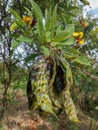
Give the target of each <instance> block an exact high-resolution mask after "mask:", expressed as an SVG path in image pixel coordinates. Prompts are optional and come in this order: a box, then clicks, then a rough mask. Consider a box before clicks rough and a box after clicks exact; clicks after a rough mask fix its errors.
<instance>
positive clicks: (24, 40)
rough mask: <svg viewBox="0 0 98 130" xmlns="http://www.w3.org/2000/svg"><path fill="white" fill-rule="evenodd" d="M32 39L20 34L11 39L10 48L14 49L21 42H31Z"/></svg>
mask: <svg viewBox="0 0 98 130" xmlns="http://www.w3.org/2000/svg"><path fill="white" fill-rule="evenodd" d="M32 41H33V40H32V39H31V38H29V37H23V36H20V37H18V38H16V39H15V40H13V41H12V48H13V49H15V48H16V47H17V46H19V44H21V42H26V43H31V42H32Z"/></svg>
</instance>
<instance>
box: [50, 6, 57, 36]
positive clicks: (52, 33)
mask: <svg viewBox="0 0 98 130" xmlns="http://www.w3.org/2000/svg"><path fill="white" fill-rule="evenodd" d="M56 21H57V5H56V6H55V8H54V10H53V15H52V18H51V21H50V22H51V36H52V37H54V32H55V27H56Z"/></svg>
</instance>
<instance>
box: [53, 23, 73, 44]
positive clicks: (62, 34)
mask: <svg viewBox="0 0 98 130" xmlns="http://www.w3.org/2000/svg"><path fill="white" fill-rule="evenodd" d="M73 32H74V25H73V24H71V25H68V26H67V27H66V28H65V30H63V31H62V32H60V33H59V34H57V35H56V36H55V37H54V39H53V42H62V41H64V40H66V39H68V38H70V37H71V36H72V34H73Z"/></svg>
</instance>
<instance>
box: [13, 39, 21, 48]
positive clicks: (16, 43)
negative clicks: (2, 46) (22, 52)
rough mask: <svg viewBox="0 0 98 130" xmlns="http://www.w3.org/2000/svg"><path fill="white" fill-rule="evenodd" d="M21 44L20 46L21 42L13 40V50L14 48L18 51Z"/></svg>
mask: <svg viewBox="0 0 98 130" xmlns="http://www.w3.org/2000/svg"><path fill="white" fill-rule="evenodd" d="M19 44H20V42H19V41H17V40H16V39H15V40H13V41H12V48H13V49H16V48H17V46H19Z"/></svg>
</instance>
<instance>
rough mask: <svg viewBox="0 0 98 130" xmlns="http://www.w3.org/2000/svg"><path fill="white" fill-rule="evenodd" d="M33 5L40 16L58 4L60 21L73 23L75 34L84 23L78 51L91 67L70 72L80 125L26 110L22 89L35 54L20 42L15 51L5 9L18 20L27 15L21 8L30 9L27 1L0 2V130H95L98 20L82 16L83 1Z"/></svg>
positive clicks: (97, 121) (59, 0) (53, 0)
mask: <svg viewBox="0 0 98 130" xmlns="http://www.w3.org/2000/svg"><path fill="white" fill-rule="evenodd" d="M35 2H37V3H38V5H39V6H40V8H41V9H42V12H43V13H44V11H45V8H47V9H49V7H50V6H51V7H52V8H53V7H54V6H55V5H56V3H58V16H59V18H60V19H61V21H64V22H66V23H68V24H69V23H71V22H72V21H73V22H74V24H75V26H76V28H77V31H78V29H79V28H80V27H81V26H82V25H83V22H87V23H88V26H86V27H85V29H84V33H85V37H86V45H83V46H82V47H81V48H80V50H81V51H82V52H85V55H87V56H88V57H89V58H90V59H91V61H92V64H91V66H89V67H87V68H85V67H84V68H83V69H82V70H81V66H78V67H76V68H73V70H72V71H73V74H74V86H73V87H72V92H73V93H72V96H73V100H74V102H75V105H76V107H77V113H78V116H79V118H80V119H81V120H82V122H81V123H79V124H75V123H71V122H70V121H68V119H67V117H64V115H63V114H61V115H59V121H56V120H55V119H54V118H53V117H52V116H50V115H49V116H48V117H40V116H39V115H38V114H37V113H35V112H34V111H29V110H28V106H27V98H26V85H27V81H28V74H29V71H30V70H31V68H32V64H33V61H34V59H35V57H36V56H37V53H36V50H35V48H34V46H33V44H28V43H27V42H24V43H23V42H21V44H20V45H19V46H18V47H17V45H16V44H15V42H13V39H14V37H18V36H19V35H20V32H14V33H12V32H11V31H10V26H11V24H12V22H13V15H12V14H11V13H10V11H9V9H10V8H12V9H14V10H15V11H17V12H18V13H19V14H20V16H21V17H22V16H23V15H27V14H26V12H25V9H24V7H28V8H29V9H31V5H30V3H29V2H28V1H27V0H0V121H1V123H0V130H14V129H15V130H36V129H38V130H44V129H47V130H48V129H49V130H98V19H97V18H96V17H94V15H91V14H88V13H86V15H85V16H84V12H85V10H86V7H90V3H89V2H88V1H86V0H68V1H66V0H48V1H47V0H42V1H40V0H35ZM70 53H71V52H70ZM86 69H87V70H86Z"/></svg>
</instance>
